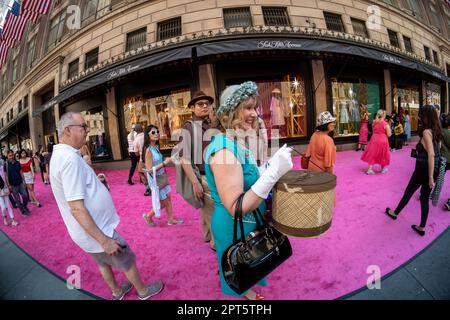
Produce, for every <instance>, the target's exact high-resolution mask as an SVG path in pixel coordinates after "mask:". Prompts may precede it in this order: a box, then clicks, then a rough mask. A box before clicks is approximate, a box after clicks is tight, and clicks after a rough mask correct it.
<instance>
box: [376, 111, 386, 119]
mask: <svg viewBox="0 0 450 320" xmlns="http://www.w3.org/2000/svg"><path fill="white" fill-rule="evenodd" d="M385 114H386V111H384V110H383V109H380V110H378V111H377V115H376V116H375V119H376V120H377V121H380V119H383V117H384V115H385Z"/></svg>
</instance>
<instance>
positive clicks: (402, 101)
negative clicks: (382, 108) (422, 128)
mask: <svg viewBox="0 0 450 320" xmlns="http://www.w3.org/2000/svg"><path fill="white" fill-rule="evenodd" d="M392 96H393V98H394V104H393V106H392V110H393V111H396V112H398V113H399V114H403V111H404V110H408V111H409V117H410V119H411V130H412V131H417V124H418V119H417V116H418V115H419V88H418V87H410V88H397V87H396V86H395V85H394V91H393V95H392Z"/></svg>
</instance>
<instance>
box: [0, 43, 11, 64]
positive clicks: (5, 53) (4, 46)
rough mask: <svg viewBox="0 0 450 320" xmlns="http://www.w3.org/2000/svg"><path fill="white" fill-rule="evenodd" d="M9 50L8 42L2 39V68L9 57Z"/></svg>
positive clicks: (0, 45)
mask: <svg viewBox="0 0 450 320" xmlns="http://www.w3.org/2000/svg"><path fill="white" fill-rule="evenodd" d="M8 50H9V46H8V44H7V43H6V42H4V41H0V69H1V68H2V67H3V64H4V63H5V61H6V57H8Z"/></svg>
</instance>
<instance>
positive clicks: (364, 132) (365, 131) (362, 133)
mask: <svg viewBox="0 0 450 320" xmlns="http://www.w3.org/2000/svg"><path fill="white" fill-rule="evenodd" d="M368 136H369V120H365V119H362V120H361V127H360V129H359V140H358V143H359V144H364V145H366V144H367V137H368Z"/></svg>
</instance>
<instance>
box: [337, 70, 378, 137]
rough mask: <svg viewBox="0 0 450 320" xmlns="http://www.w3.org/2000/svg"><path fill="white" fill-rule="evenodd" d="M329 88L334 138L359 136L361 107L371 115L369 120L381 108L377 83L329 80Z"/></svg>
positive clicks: (356, 80) (372, 81) (355, 80)
mask: <svg viewBox="0 0 450 320" xmlns="http://www.w3.org/2000/svg"><path fill="white" fill-rule="evenodd" d="M331 88H332V93H333V114H334V116H335V117H336V129H335V131H334V132H335V133H334V134H335V136H357V135H359V129H360V122H361V111H362V105H364V106H366V107H367V110H368V112H369V113H370V114H371V115H370V120H372V119H373V116H374V115H375V114H376V113H377V111H378V110H379V109H380V108H381V98H380V85H379V83H378V81H374V80H365V79H354V80H352V79H348V80H340V79H337V78H331Z"/></svg>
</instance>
